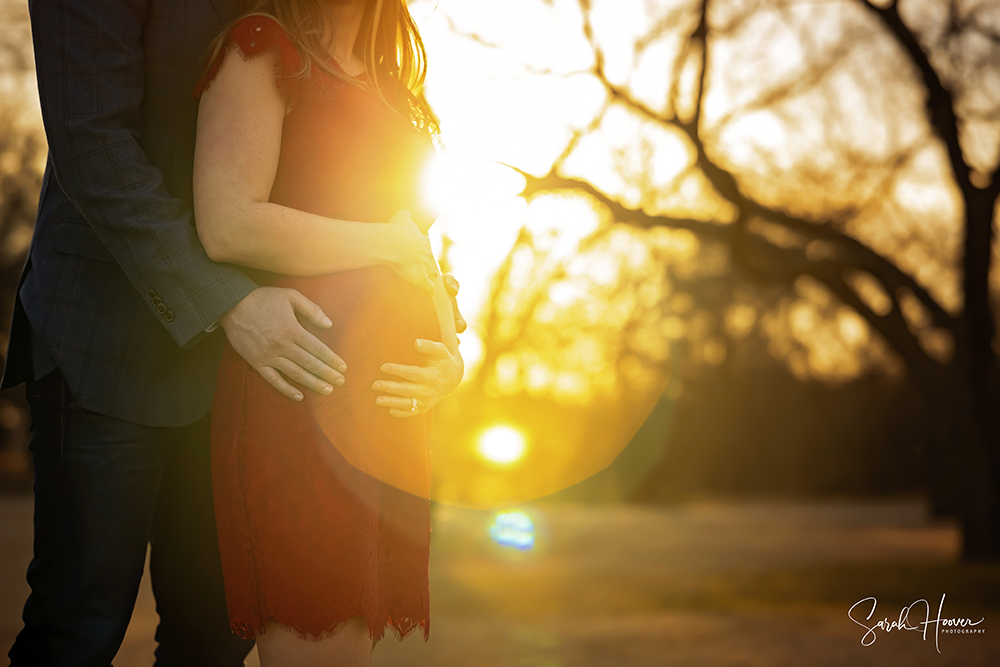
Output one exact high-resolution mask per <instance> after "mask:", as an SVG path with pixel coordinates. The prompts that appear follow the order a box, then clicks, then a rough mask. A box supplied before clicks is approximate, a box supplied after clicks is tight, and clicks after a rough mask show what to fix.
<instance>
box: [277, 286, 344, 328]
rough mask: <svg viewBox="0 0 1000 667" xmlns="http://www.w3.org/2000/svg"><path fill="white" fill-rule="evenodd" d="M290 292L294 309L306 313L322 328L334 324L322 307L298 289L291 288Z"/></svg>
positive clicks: (289, 295) (311, 320)
mask: <svg viewBox="0 0 1000 667" xmlns="http://www.w3.org/2000/svg"><path fill="white" fill-rule="evenodd" d="M288 292H289V294H288V298H289V301H291V302H292V309H293V310H294V311H295V312H296V313H299V314H301V315H305V317H306V319H308V320H309V321H310V322H312V323H313V324H315V325H316V326H318V327H320V328H321V329H329V328H330V327H332V326H333V322H332V321H331V320H330V318H329V317H327V316H326V313H324V312H323V309H322V308H320V307H319V306H317V305H316V304H315V303H313V302H312V301H310V300H309V299H307V298H305V297H304V296H302V294H301V293H300V292H299V291H298V290H293V289H290V290H288Z"/></svg>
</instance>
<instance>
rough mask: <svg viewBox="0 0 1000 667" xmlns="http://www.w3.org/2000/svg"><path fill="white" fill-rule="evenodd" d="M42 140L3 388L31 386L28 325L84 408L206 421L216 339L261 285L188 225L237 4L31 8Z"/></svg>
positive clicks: (33, 4) (133, 0) (54, 3)
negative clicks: (226, 33)
mask: <svg viewBox="0 0 1000 667" xmlns="http://www.w3.org/2000/svg"><path fill="white" fill-rule="evenodd" d="M29 10H30V15H31V30H32V39H33V42H34V50H35V64H36V69H37V73H38V87H39V96H40V99H41V107H42V118H43V121H44V125H45V134H46V137H47V139H48V143H49V155H48V164H47V166H46V170H45V177H44V180H43V185H42V191H41V197H40V200H39V205H38V214H37V219H36V225H35V234H34V237H33V239H32V243H31V250H30V253H29V256H28V260H27V262H26V265H25V268H24V272H23V274H22V277H21V283H20V286H19V288H18V294H17V300H16V303H15V309H14V310H15V312H14V317H13V321H12V323H11V335H10V342H9V347H8V353H7V360H6V366H5V369H4V377H3V382H2V387H4V388H6V387H11V386H15V385H17V384H19V383H21V382H23V381H25V380H27V379H28V378H29V377H30V372H31V355H30V352H29V348H28V345H29V342H28V341H29V329H28V327H29V326H31V327H33V328H34V329H35V331H36V332H37V334H38V335H39V336H40V337H41V338H42V339H43V340H44V342H45V344H46V345H47V346H48V348H49V350H50V351H51V353H52V356H53V357H54V360H55V363H56V365H57V366H58V367H59V369H60V370H61V371H62V373H63V375H64V376H65V378H66V382H67V383H68V385H69V387H70V389H71V390H72V392H73V394H74V395H75V397H76V399H77V402H78V403H79V404H80V405H81V406H82V407H84V408H86V409H88V410H91V411H94V412H99V413H102V414H106V415H110V416H113V417H117V418H119V419H123V420H126V421H131V422H135V423H139V424H143V425H146V426H177V425H183V424H187V423H191V422H194V421H196V420H198V419H200V418H201V417H203V416H204V415H205V414H207V413H208V411H209V410H210V409H211V404H212V395H213V392H214V389H215V376H216V369H217V367H218V362H219V357H220V354H221V349H222V343H223V338H222V336H223V335H224V334H223V333H222V332H221V331H216V332H214V333H212V334H206V333H205V332H204V330H205V329H206V328H207V327H209V326H210V325H211V324H212V323H213V322H214V321H215V320H216V319H218V317H219V316H220V315H222V314H223V313H225V312H226V311H228V310H229V309H230V308H232V307H233V306H234V305H235V304H236V303H238V302H239V301H240V300H241V299H243V297H244V296H246V295H247V294H248V293H249V292H250V291H252V290H253V289H254V288H255V287H256V285H255V284H254V283H253V282H252V281H251V280H250V279H249V278H248V277H247V276H246V275H245V274H244V273H243V272H242V271H240V270H239V269H238V268H236V267H235V266H231V265H227V264H218V263H215V262H212V261H211V260H210V259H209V258H208V256H207V255H206V254H205V251H204V249H203V248H202V246H201V244H200V243H199V241H198V237H197V233H196V231H195V228H194V226H193V224H192V213H191V210H192V206H191V199H192V195H191V190H192V186H191V171H192V163H193V156H194V137H195V121H196V115H197V103H196V101H195V100H194V98H193V96H192V91H193V89H194V86H195V83H196V81H197V79H198V76H199V73H200V69H201V64H202V55H203V52H204V49H205V47H206V46H207V44H208V43H209V41H210V40H211V39H212V37H214V36H215V34H216V33H217V32H218V31H219V30H220V29H221V28H222V27H223V25H225V23H226V22H228V21H229V20H230V19H232V18H234V17H235V16H236V15H237V14H238V13H239V11H240V7H239V2H238V0H211V1H210V0H30V2H29Z"/></svg>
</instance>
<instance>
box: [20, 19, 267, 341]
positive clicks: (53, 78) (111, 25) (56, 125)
mask: <svg viewBox="0 0 1000 667" xmlns="http://www.w3.org/2000/svg"><path fill="white" fill-rule="evenodd" d="M148 4H149V0H31V2H30V5H29V10H30V15H31V32H32V40H33V42H34V50H35V66H36V69H37V75H38V89H39V98H40V100H41V108H42V118H43V122H44V125H45V134H46V137H47V139H48V142H49V158H50V160H51V163H52V167H53V171H54V174H55V177H56V179H57V181H58V183H59V186H60V187H61V188H62V190H63V191H64V192H65V193H66V195H67V196H68V197H69V199H70V200H71V201H72V202H73V204H74V206H75V207H76V209H77V210H78V211H79V212H80V214H81V215H82V216H83V217H84V219H86V221H87V222H88V223H89V224H90V226H91V227H92V228H93V230H94V232H95V233H96V234H97V236H98V238H100V240H101V241H102V242H103V243H104V245H105V246H107V248H108V250H109V251H110V252H111V254H112V255H113V256H114V258H115V260H116V261H117V262H118V264H119V265H120V266H121V268H122V270H123V271H124V272H125V274H126V275H127V276H128V278H129V280H130V281H131V282H132V284H133V285H134V286H135V288H136V290H138V291H139V293H140V295H141V296H142V298H143V301H145V303H146V304H147V306H149V308H150V309H151V310H152V312H153V313H154V315H155V316H156V317H157V319H158V320H159V321H160V322H161V323H162V324H163V325H164V326H165V327H166V328H167V330H168V331H169V332H170V335H171V336H172V337H173V339H174V340H175V341H176V342H177V344H178V345H181V346H182V347H190V346H192V345H194V344H195V343H197V342H198V341H199V340H200V339H201V338H203V337H204V336H206V335H207V333H206V332H205V329H206V328H207V327H209V326H210V325H211V324H212V323H213V322H214V321H215V320H216V319H218V318H219V316H221V315H222V314H224V313H225V312H227V311H228V310H229V309H231V308H232V307H233V306H234V305H236V304H237V303H238V302H239V301H241V300H242V299H243V297H245V296H246V295H247V294H249V293H250V292H251V291H252V290H253V289H254V288H255V287H256V286H257V285H256V284H255V283H254V282H253V281H252V280H250V278H248V277H247V276H246V275H245V274H244V273H243V272H242V271H240V270H239V269H238V268H236V267H235V266H232V265H229V264H220V263H216V262H213V261H212V260H210V259H209V258H208V255H207V254H206V253H205V250H204V248H203V247H202V246H201V243H200V242H199V240H198V236H197V232H196V230H195V228H194V226H193V225H192V224H191V223H192V212H191V209H190V207H189V206H188V205H187V203H186V202H184V201H183V200H182V199H179V198H176V197H172V196H171V195H170V193H169V192H168V191H167V189H166V187H165V185H164V178H163V174H162V172H161V171H160V170H159V169H158V168H156V167H155V166H153V165H152V164H151V163H150V161H149V159H148V158H147V156H146V154H145V152H144V151H143V149H142V147H141V146H140V144H139V134H140V127H141V126H140V105H141V102H142V98H143V71H144V67H143V58H144V52H143V48H142V36H143V25H144V24H145V22H146V20H147V18H148V17H147V10H148ZM154 296H155V297H156V298H154ZM163 304H165V305H166V306H167V310H166V312H164V308H162V307H161V305H163ZM167 313H169V314H167Z"/></svg>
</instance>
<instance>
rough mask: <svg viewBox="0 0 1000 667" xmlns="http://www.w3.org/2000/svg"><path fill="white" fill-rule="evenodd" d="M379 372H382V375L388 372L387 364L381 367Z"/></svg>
mask: <svg viewBox="0 0 1000 667" xmlns="http://www.w3.org/2000/svg"><path fill="white" fill-rule="evenodd" d="M379 370H380V371H382V372H383V373H385V372H386V371H388V370H389V365H388V364H385V365H383V366H382V368H380V369H379Z"/></svg>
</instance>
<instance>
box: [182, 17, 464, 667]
mask: <svg viewBox="0 0 1000 667" xmlns="http://www.w3.org/2000/svg"><path fill="white" fill-rule="evenodd" d="M209 56H210V57H209V60H208V67H207V70H206V74H205V76H204V78H203V79H202V81H201V82H200V83H199V85H198V88H197V90H196V94H198V95H200V96H201V102H200V106H199V117H198V139H197V148H196V155H195V172H194V194H195V201H194V204H195V213H196V219H197V225H198V234H199V237H200V238H201V240H202V243H203V244H204V246H205V249H206V251H207V252H208V254H209V255H210V256H211V257H212V259H214V260H216V261H221V262H230V263H233V264H238V265H240V266H243V267H245V270H246V271H247V272H248V273H249V274H250V275H251V276H252V277H253V278H254V279H255V280H256V281H257V282H258V283H259V284H261V285H270V286H277V287H289V288H294V289H296V290H298V291H299V292H301V293H302V294H303V295H305V296H306V297H307V298H309V299H310V300H312V301H313V302H314V303H316V304H317V305H319V306H320V307H321V308H322V309H323V311H324V312H325V313H326V314H327V315H328V316H329V318H330V320H332V326H331V327H329V328H327V329H320V328H317V327H312V326H311V325H306V326H308V327H310V331H311V332H312V333H313V334H314V335H315V336H316V337H317V338H319V339H320V340H322V341H323V342H324V343H326V344H327V345H328V346H329V347H330V348H331V349H333V350H334V351H336V352H337V354H339V355H340V357H341V358H342V359H343V360H344V363H345V364H346V369H340V370H341V371H342V372H343V374H344V381H342V382H341V384H340V386H337V387H332V386H331V387H325V389H324V390H323V391H324V393H325V395H319V394H315V393H314V392H306V391H301V389H300V388H298V387H297V388H296V389H295V390H294V392H295V398H296V400H295V401H291V400H288V399H286V398H284V397H283V396H281V395H280V394H279V393H278V392H276V391H275V390H274V389H273V388H272V387H271V386H270V385H269V384H268V383H267V381H266V380H265V379H264V378H263V377H262V376H261V375H260V374H259V373H257V371H255V370H254V369H253V368H251V367H250V366H249V365H248V364H247V363H246V362H245V361H244V360H243V359H242V358H241V357H240V356H239V355H238V354H236V353H235V352H234V351H233V349H232V348H231V347H227V349H226V352H225V354H224V356H223V360H222V363H221V366H220V368H219V375H218V383H217V388H216V394H215V396H216V399H215V406H214V408H213V413H212V414H213V423H212V475H213V486H214V493H215V506H216V518H217V523H218V532H219V545H220V551H221V555H222V561H223V569H224V575H225V584H226V597H227V601H228V605H229V616H230V623H231V626H232V628H233V630H234V632H236V633H237V634H239V635H241V636H243V637H248V638H256V640H257V645H258V648H259V651H260V658H261V663H262V665H264V667H273V666H276V665H296V666H300V665H317V666H318V665H324V666H333V665H337V666H341V665H351V666H362V665H369V664H370V659H371V657H370V656H371V650H372V648H373V647H374V645H375V643H376V642H377V641H378V640H379V639H380V638H381V637H382V636H383V635H384V632H385V629H386V628H387V627H388V628H390V629H391V630H392V631H393V632H394V633H395V634H396V635H397V636H398V637H399V638H400V639H402V638H403V637H404V636H406V635H407V634H408V633H410V632H411V631H412V630H414V629H416V628H423V634H424V639H425V640H426V639H427V638H428V636H429V631H430V622H429V591H428V559H429V543H430V501H429V500H428V498H429V489H430V486H429V485H430V440H429V438H430V425H431V412H430V410H431V407H432V405H431V404H430V403H431V402H432V400H433V399H432V398H431V397H429V396H423V397H422V396H420V395H418V392H417V393H415V390H413V387H414V386H416V385H418V384H419V383H420V381H421V380H425V379H426V374H433V375H434V376H435V377H436V379H437V381H438V382H439V383H440V382H445V383H448V386H449V387H450V388H451V389H453V388H454V387H455V386H457V385H458V383H459V381H460V380H461V375H462V370H463V363H462V359H461V355H460V354H459V351H458V340H457V337H456V334H455V324H454V312H453V310H452V307H451V302H450V299H449V297H448V295H447V294H446V292H445V289H444V286H443V284H442V281H441V277H440V275H439V272H438V268H437V262H436V261H435V259H434V256H433V254H432V252H431V249H430V244H429V242H428V239H427V237H426V231H427V229H428V228H429V227H430V225H431V223H432V221H433V214H432V212H430V211H427V210H425V209H424V207H423V206H422V205H421V203H420V197H419V196H418V194H419V193H418V185H419V176H420V169H421V166H422V164H423V162H424V161H426V159H427V158H428V157H429V156H430V155H431V154H432V153H433V145H432V142H431V136H432V133H434V132H436V119H435V117H434V115H433V113H432V112H431V110H430V108H429V107H428V105H427V102H426V100H425V99H424V97H423V94H422V93H421V87H422V81H423V75H424V65H423V63H424V58H423V46H422V43H421V40H420V37H419V34H418V33H417V30H416V27H415V25H414V24H413V21H412V19H411V17H410V15H409V13H408V10H407V7H406V4H405V0H260V1H258V2H257V3H256V6H255V7H254V8H253V10H252V11H251V12H250V13H249V14H247V15H245V16H244V17H243V18H241V19H239V20H237V21H236V22H234V23H233V24H232V25H230V26H228V27H227V28H226V29H225V30H224V31H223V33H222V34H220V36H219V38H218V39H217V40H216V42H215V43H214V44H213V45H212V46H211V47H210V49H209ZM428 359H429V360H430V361H429V363H428ZM387 360H398V361H399V362H401V364H408V365H411V367H410V368H408V367H407V366H397V365H394V364H386V365H382V364H383V362H385V361H387ZM425 364H426V365H425ZM412 367H423V368H412ZM290 368H291V367H290ZM281 370H282V369H281V368H277V369H274V370H273V372H275V373H277V372H279V371H281ZM401 378H402V380H401ZM288 380H289V381H290V382H295V381H296V380H297V378H296V377H294V376H293V375H291V374H289V376H288Z"/></svg>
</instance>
